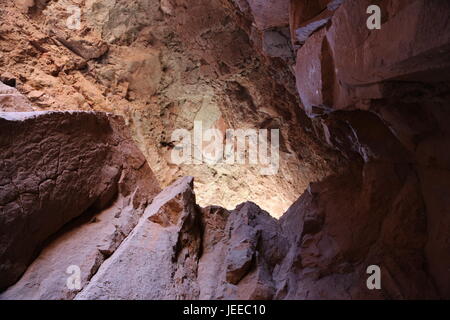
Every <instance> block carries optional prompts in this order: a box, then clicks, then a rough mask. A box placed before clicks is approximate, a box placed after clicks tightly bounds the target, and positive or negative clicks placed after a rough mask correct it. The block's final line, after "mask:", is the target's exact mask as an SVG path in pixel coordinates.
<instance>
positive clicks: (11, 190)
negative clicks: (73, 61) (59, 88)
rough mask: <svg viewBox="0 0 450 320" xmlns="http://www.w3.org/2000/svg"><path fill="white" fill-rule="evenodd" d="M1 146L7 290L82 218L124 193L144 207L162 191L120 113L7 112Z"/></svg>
mask: <svg viewBox="0 0 450 320" xmlns="http://www.w3.org/2000/svg"><path fill="white" fill-rule="evenodd" d="M0 146H1V147H0V159H1V164H0V231H1V232H0V234H1V236H0V248H1V249H0V269H1V273H0V274H1V277H0V289H5V288H6V287H7V286H9V285H11V284H13V283H14V282H15V281H17V280H18V278H19V277H20V275H21V274H22V273H23V272H24V271H25V270H26V268H27V266H28V265H29V264H30V263H31V261H32V260H33V258H34V257H35V256H36V254H37V253H38V252H39V250H40V249H41V247H42V245H43V242H44V241H45V240H46V239H48V237H49V236H51V235H53V234H54V233H55V232H57V231H58V230H59V229H60V228H61V227H62V226H64V225H65V224H67V223H68V222H70V221H71V220H73V219H74V218H77V217H79V216H80V215H82V214H83V213H86V212H87V211H88V210H93V211H97V212H98V211H101V210H103V209H105V208H107V207H108V206H109V205H111V204H112V203H113V202H114V201H115V199H116V198H117V196H118V195H120V196H121V197H128V198H130V200H131V203H130V205H131V206H132V208H134V209H138V208H139V207H141V206H143V205H144V204H145V203H146V202H147V201H149V200H151V199H152V197H153V195H154V194H155V193H156V192H157V191H158V190H159V186H158V183H157V182H156V179H155V177H154V176H153V173H152V171H151V169H150V168H149V167H148V165H147V163H146V160H145V158H144V156H143V155H142V154H141V153H140V152H139V150H138V149H137V147H136V146H135V145H134V144H133V142H132V140H131V138H130V136H129V134H128V132H127V129H126V127H125V123H124V121H123V119H122V118H120V117H118V116H113V115H108V114H104V113H94V112H27V113H18V112H13V113H0ZM133 214H137V215H138V214H139V211H138V210H136V211H135V212H134V213H133Z"/></svg>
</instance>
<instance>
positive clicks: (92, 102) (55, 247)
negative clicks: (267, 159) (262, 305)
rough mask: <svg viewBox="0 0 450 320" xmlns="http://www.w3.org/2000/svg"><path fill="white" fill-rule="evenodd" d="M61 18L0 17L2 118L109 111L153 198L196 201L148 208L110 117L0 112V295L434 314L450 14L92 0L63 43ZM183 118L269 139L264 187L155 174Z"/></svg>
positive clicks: (313, 4) (420, 2) (439, 287)
mask: <svg viewBox="0 0 450 320" xmlns="http://www.w3.org/2000/svg"><path fill="white" fill-rule="evenodd" d="M68 3H72V2H71V1H64V2H50V3H48V4H45V5H44V4H42V3H40V4H39V5H34V6H26V8H25V9H23V8H22V10H24V11H23V12H25V14H27V15H29V17H31V18H32V19H31V20H30V21H24V19H23V15H24V13H20V12H19V11H17V7H15V6H12V5H6V6H5V8H4V9H2V11H0V14H2V12H3V13H4V12H7V13H8V14H10V15H11V16H10V17H9V18H8V19H11V17H15V18H16V21H15V22H14V23H12V25H13V29H12V30H16V31H18V30H22V31H23V30H27V33H28V34H27V36H29V38H30V39H31V40H30V41H23V39H19V38H18V37H17V35H16V34H14V32H12V31H11V32H6V31H5V32H4V33H2V34H1V35H0V48H1V50H2V52H4V53H5V54H4V55H2V56H0V62H1V63H2V65H4V66H5V67H4V70H3V69H2V70H1V71H2V73H1V74H0V76H1V80H2V81H3V82H4V83H6V84H8V86H6V85H5V86H0V90H2V91H0V102H2V108H4V110H7V111H10V110H15V109H17V110H20V111H29V110H33V108H39V109H53V108H61V109H65V108H73V106H76V108H81V109H98V110H110V111H114V112H116V113H120V114H123V115H124V117H125V119H126V121H127V122H126V123H127V124H128V125H130V127H131V129H132V132H133V136H134V139H135V141H136V142H137V143H138V144H139V146H140V148H141V149H142V150H143V153H144V154H145V156H146V158H147V160H148V162H149V163H150V166H151V167H152V168H153V169H154V170H155V171H156V172H157V175H158V178H159V180H161V181H163V185H169V184H171V183H172V182H173V181H174V180H176V179H177V178H178V177H179V176H183V175H189V174H190V175H193V176H195V177H196V179H198V180H197V182H196V186H195V188H196V193H197V196H198V198H199V200H197V199H196V197H195V195H194V191H193V189H194V181H193V179H192V178H182V179H180V180H177V181H176V182H174V183H172V184H171V185H170V186H169V187H167V188H166V189H164V190H163V191H162V192H161V193H160V194H159V195H158V196H156V197H155V198H154V199H153V197H154V195H155V193H156V192H157V191H159V189H158V187H157V183H156V182H155V179H154V177H153V175H152V173H151V171H150V169H149V168H148V167H147V165H146V163H145V159H144V158H143V157H142V156H141V154H140V153H139V152H138V151H137V149H136V148H135V147H134V146H133V144H132V143H131V142H130V139H129V136H128V135H125V133H124V132H125V131H124V127H125V123H123V122H121V120H119V118H117V117H116V116H112V115H105V114H99V113H85V112H75V113H61V112H50V113H43V114H41V113H38V114H36V113H23V114H15V113H14V114H12V113H4V114H2V116H1V118H0V130H1V129H2V128H3V131H4V133H2V135H0V145H1V146H2V149H1V151H0V152H3V154H2V156H1V160H2V168H3V169H2V170H3V171H2V175H3V177H4V178H3V180H4V181H3V183H0V185H1V186H0V196H1V197H2V198H0V207H1V208H2V210H3V211H2V215H1V217H2V219H3V220H2V221H0V228H1V230H2V233H1V235H2V238H0V239H1V241H2V242H1V244H2V246H1V247H2V250H3V251H2V252H0V259H1V260H0V262H1V263H0V267H1V268H2V279H1V280H2V282H0V283H1V285H0V287H1V288H6V286H9V285H12V286H10V287H9V288H8V289H7V290H6V291H5V292H3V293H2V295H1V296H0V298H2V299H15V298H16V299H17V298H32V299H73V298H75V299H111V298H116V299H430V298H441V299H449V298H450V273H449V270H450V254H449V252H450V242H449V239H450V215H449V209H448V208H449V205H450V204H449V203H448V202H449V200H448V199H450V197H449V192H450V185H449V181H450V177H449V174H448V172H449V169H450V157H449V153H448V151H447V150H448V146H449V145H450V132H449V129H448V125H447V124H448V123H449V120H450V111H449V110H450V109H449V108H448V107H449V101H450V99H449V98H450V90H449V89H450V88H449V87H450V78H449V74H450V73H449V72H448V70H449V68H450V60H449V57H450V55H449V51H450V23H449V21H450V19H449V15H450V4H449V3H448V2H446V1H440V0H429V1H425V0H414V1H394V0H381V1H377V4H378V5H379V6H380V8H381V10H382V25H381V29H379V30H369V29H368V28H367V27H366V20H367V18H368V14H367V13H366V9H367V7H368V6H369V5H370V4H372V3H371V1H369V0H358V1H356V0H346V1H336V0H334V1H330V0H324V1H321V0H320V1H319V0H304V1H299V0H290V1H256V0H255V1H253V0H248V1H246V0H220V1H219V0H217V1H206V0H195V1H189V2H186V1H184V0H173V1H172V0H165V1H160V2H158V1H152V2H149V1H139V0H136V1H120V0H117V1H95V0H92V1H87V2H85V3H84V4H83V10H85V12H86V14H87V16H86V17H87V18H86V21H84V22H85V26H84V27H83V28H82V29H81V30H79V31H77V32H75V33H76V34H75V35H73V34H71V33H70V32H68V31H67V30H66V29H65V27H64V26H63V25H61V24H58V23H60V21H64V20H61V19H56V17H57V16H58V15H63V8H64V5H67V4H68ZM131 13H133V14H131ZM55 15H56V16H55ZM52 19H53V20H52ZM2 21H4V20H2ZM58 21H59V22H58ZM49 24H50V25H52V26H53V25H56V27H53V28H51V30H49V29H46V28H43V26H47V25H49ZM5 28H6V24H5V23H3V22H0V29H1V30H5ZM11 86H12V87H14V86H15V87H17V89H18V90H19V91H20V92H23V93H25V95H26V96H27V97H28V99H29V100H30V101H31V103H30V102H29V101H26V100H24V98H23V97H22V96H20V94H19V93H18V91H17V90H15V89H14V88H12V87H11ZM65 103H66V104H65ZM72 103H73V104H72ZM111 106H114V108H112V107H111ZM194 120H202V121H204V122H205V123H207V124H208V126H209V127H212V128H219V129H224V128H228V127H234V126H237V127H239V126H241V127H253V128H255V127H256V128H280V129H281V131H282V147H281V159H282V162H281V164H280V166H281V168H282V169H281V172H280V174H279V175H277V176H274V177H270V178H269V177H260V176H258V175H257V174H256V173H255V168H252V167H246V166H244V167H242V168H239V169H236V168H226V167H220V168H217V167H214V168H212V167H208V166H199V167H189V168H188V167H177V166H172V165H170V163H169V161H168V160H167V157H168V156H169V154H170V145H171V144H170V142H171V141H170V138H169V136H170V133H171V131H172V130H173V129H175V128H180V127H181V128H183V127H186V128H188V129H190V128H191V127H189V125H190V124H191V123H192V122H193V121H194ZM30 132H31V133H33V134H30ZM81 132H83V134H80V133H81ZM118 137H123V139H122V138H118ZM74 138H75V139H74ZM16 139H17V140H16ZM55 139H56V141H55ZM61 141H62V142H63V143H61ZM3 146H5V147H3ZM61 146H65V148H61ZM55 148H56V149H55ZM55 150H56V151H57V152H56V151H55ZM84 157H86V159H85V160H83V161H81V160H80V158H81V159H84ZM11 159H14V163H20V165H18V166H11V161H10V160H11ZM33 159H36V160H35V161H33ZM30 160H31V161H30ZM61 161H62V162H61ZM80 161H81V162H80ZM84 161H87V162H84ZM130 162H131V163H133V164H135V165H133V164H132V165H127V163H130ZM80 163H86V164H88V166H86V167H85V166H84V165H83V166H81V165H80ZM61 164H62V165H61ZM66 167H67V168H71V169H69V170H68V171H64V170H63V169H62V168H66ZM126 168H129V170H128V171H127V170H126ZM130 168H131V169H130ZM133 168H134V169H133ZM99 172H100V173H101V174H100V175H99V174H98V173H99ZM78 173H80V174H81V175H78ZM124 175H125V176H126V177H131V178H130V179H129V180H127V179H126V182H125V183H123V184H122V183H121V181H122V178H123V177H124ZM46 179H49V182H48V184H49V185H50V186H52V183H53V185H54V186H53V187H52V188H53V189H51V188H50V191H48V192H47V191H46V190H47V189H45V190H43V191H41V189H42V188H41V185H42V187H43V186H44V185H46V181H47V180H46ZM58 179H62V182H61V183H59V182H58V181H59V180H58ZM0 181H1V180H0ZM66 184H67V187H66ZM141 184H144V185H142V187H141ZM59 186H64V187H63V189H59ZM135 188H136V189H135ZM305 189H306V190H305ZM123 190H126V191H123ZM134 190H135V191H134ZM303 190H305V192H303ZM122 191H123V192H122ZM302 192H303V194H302V195H301V196H300V198H298V196H299V195H300V193H302ZM47 194H48V197H49V198H45V199H41V198H40V197H41V195H42V196H44V195H47ZM75 195H76V196H75ZM136 195H139V196H138V199H139V200H135V196H136ZM76 198H78V199H76ZM1 199H3V200H1ZM47 199H50V200H47ZM151 199H153V201H152V202H151V203H148V204H147V200H151ZM244 199H247V200H254V201H255V202H258V201H259V202H261V203H262V204H263V205H264V208H262V209H261V208H260V207H259V206H258V205H257V204H255V203H253V202H244V203H243V204H241V205H238V206H237V207H236V208H235V209H234V210H233V209H231V208H230V206H231V207H234V205H235V204H237V203H238V202H242V201H243V200H244ZM295 199H297V200H296V201H295ZM197 201H198V203H197ZM292 202H294V204H292V205H290V204H291V203H292ZM205 203H208V204H209V203H216V204H219V205H221V206H209V207H205V208H202V206H204V205H205ZM36 204H39V206H38V207H37V208H36ZM287 204H289V205H290V207H289V205H287ZM224 207H225V208H224ZM285 208H286V209H287V211H286V212H285V213H284V214H283V215H282V217H281V218H280V220H276V219H274V218H273V217H271V216H270V214H269V213H268V212H267V211H265V209H273V210H274V211H273V212H272V214H274V215H276V216H278V215H280V213H282V212H283V211H285V210H284V209H285ZM61 212H63V214H62V213H61ZM55 216H56V217H58V219H57V220H53V218H54V217H55ZM42 217H44V219H41V218H42ZM76 217H80V218H79V219H76V220H73V221H72V219H73V218H76ZM69 221H72V222H71V223H70V224H67V223H68V222H69ZM63 225H64V226H65V227H64V228H61V227H62V226H63ZM17 230H20V231H21V232H17ZM23 234H26V235H27V236H26V237H24V236H23ZM50 235H53V236H52V237H51V238H49V236H50ZM11 239H12V240H11ZM45 240H46V241H45ZM44 241H45V243H44ZM17 248H18V249H19V250H16V249H17ZM41 248H43V250H42V251H41V253H40V254H39V255H38V256H37V258H36V259H34V258H35V257H36V253H37V251H38V250H39V249H41ZM86 257H88V258H86ZM69 261H70V263H71V264H74V265H79V266H81V269H82V275H83V277H82V281H81V286H80V288H79V289H77V290H68V289H67V286H66V285H65V280H66V277H67V275H65V274H63V272H64V270H65V268H66V267H67V266H66V264H67V263H66V262H69ZM72 261H73V262H72ZM30 263H31V264H30ZM28 265H29V267H28V268H27V266H28ZM370 265H376V266H379V267H380V269H381V283H382V286H381V289H380V290H369V288H368V287H367V283H366V281H367V278H368V276H369V275H368V274H367V273H366V270H367V267H368V266H370ZM130 269H132V270H133V272H129V270H130ZM3 270H5V272H3ZM24 272H25V273H24ZM22 273H24V274H23V276H22V277H21V278H20V280H19V281H17V280H18V278H19V277H20V276H21V274H22ZM3 275H6V276H5V277H4V278H3ZM16 281H17V282H16Z"/></svg>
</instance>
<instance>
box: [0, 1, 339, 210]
mask: <svg viewBox="0 0 450 320" xmlns="http://www.w3.org/2000/svg"><path fill="white" fill-rule="evenodd" d="M241 2H245V1H241ZM269 2H270V3H271V4H272V5H274V6H276V10H274V9H273V8H268V7H267V6H266V5H267V3H269ZM288 2H289V1H252V3H251V6H252V8H253V9H252V10H253V11H254V13H255V17H261V19H259V18H258V19H259V21H261V23H262V24H263V25H267V26H271V27H270V28H269V29H261V31H260V30H259V29H256V28H255V33H254V34H249V35H247V34H246V32H244V30H243V29H241V28H240V26H239V25H238V24H237V23H236V21H235V20H234V19H233V18H232V16H231V15H230V14H229V12H227V11H226V10H225V9H224V8H223V6H222V4H221V1H219V0H165V1H157V0H152V1H149V0H132V1H129V0H120V1H119V0H117V1H116V0H115V1H103V0H98V1H75V0H73V1H72V0H64V1H49V2H46V4H45V5H44V6H40V7H39V8H38V7H37V6H35V7H33V8H32V9H31V10H29V12H28V13H27V14H24V13H22V12H20V11H18V9H17V8H16V6H15V4H14V3H6V4H5V6H3V7H2V8H1V9H0V15H1V14H2V13H3V18H1V19H0V34H1V36H0V52H1V54H0V79H1V76H3V75H4V74H5V73H9V74H10V75H11V76H10V77H13V78H14V79H15V81H16V82H17V89H18V90H19V91H20V92H21V93H23V94H24V95H25V96H27V97H28V98H29V99H30V101H31V102H32V103H33V106H35V107H36V108H38V109H39V110H52V109H53V110H71V109H72V110H73V109H76V110H97V111H107V112H112V113H115V114H119V115H122V116H124V118H125V119H126V121H127V123H128V124H129V126H130V128H131V130H132V134H133V138H134V139H135V141H136V142H137V144H138V146H139V148H140V149H141V150H142V152H143V153H144V155H145V156H146V158H147V160H148V162H149V164H150V166H151V168H152V169H153V170H154V172H155V174H156V176H157V178H158V180H159V181H160V183H161V185H162V186H168V185H170V184H171V183H172V182H174V181H175V180H176V179H177V178H179V177H183V176H195V177H196V180H195V184H196V188H197V190H198V192H197V197H198V201H199V204H201V205H203V206H207V205H220V206H223V207H225V208H227V209H233V208H234V207H235V206H236V205H238V204H239V203H241V202H244V201H253V202H255V203H258V204H259V205H260V206H262V207H263V208H264V209H265V210H267V211H268V212H270V213H271V214H273V215H275V216H280V215H281V214H282V213H283V212H284V211H286V209H287V208H288V207H289V206H290V204H291V203H292V202H293V201H295V199H297V198H298V196H299V195H300V194H301V193H302V192H303V191H304V190H305V189H306V187H307V185H308V183H309V182H310V181H317V180H319V179H321V178H323V177H325V176H327V175H328V174H330V173H331V172H332V171H333V167H334V166H335V165H336V162H338V161H339V160H338V159H337V157H336V155H335V154H334V153H333V152H332V151H331V150H329V149H328V148H327V147H325V148H323V147H322V146H320V144H319V143H318V141H317V140H316V138H315V137H314V134H313V127H312V125H311V122H310V121H309V119H307V117H305V115H304V113H303V111H302V110H300V109H299V108H298V103H299V101H298V97H297V93H296V90H295V82H294V77H293V74H292V73H291V71H290V70H289V68H290V67H285V66H284V65H283V64H282V63H281V62H283V61H285V60H286V61H289V63H290V64H291V65H292V64H293V63H294V62H295V56H294V52H293V51H292V47H291V44H290V41H289V38H290V36H289V28H288V22H289V21H288ZM69 5H76V6H78V7H79V8H80V9H81V12H82V15H81V18H82V21H81V30H70V29H68V28H67V26H66V21H67V18H68V16H69V14H68V13H67V11H66V10H67V8H68V6H69ZM274 12H276V13H277V16H276V17H275V16H273V13H274ZM272 26H273V27H272ZM264 28H265V27H264ZM252 41H255V42H258V43H259V45H260V47H261V50H262V51H264V52H265V53H264V56H259V55H258V54H257V53H256V52H255V51H254V49H253V48H252V45H251V42H252ZM266 57H267V59H274V60H276V61H278V64H277V65H273V66H268V65H266V64H265V59H266ZM282 68H283V69H285V70H284V72H281V71H280V70H281V69H282ZM194 121H202V122H203V129H204V130H207V129H209V128H218V129H220V130H222V131H224V130H226V129H233V128H234V129H248V128H251V129H259V128H262V129H280V131H281V132H280V134H281V143H280V144H281V147H280V171H279V172H278V174H277V175H275V176H262V175H260V173H259V170H260V168H259V167H255V166H251V165H247V166H233V165H225V164H220V165H202V166H198V165H181V166H178V165H175V164H173V163H172V162H171V160H170V157H171V153H172V151H173V147H172V146H173V144H174V141H172V132H173V131H174V130H176V129H181V128H185V129H188V130H191V129H192V127H193V124H194ZM240 178H242V179H240ZM272 190H278V191H277V192H276V193H273V192H271V191H272Z"/></svg>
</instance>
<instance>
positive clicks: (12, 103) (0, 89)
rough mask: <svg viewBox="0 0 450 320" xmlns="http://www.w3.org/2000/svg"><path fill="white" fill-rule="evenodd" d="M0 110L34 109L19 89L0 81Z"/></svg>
mask: <svg viewBox="0 0 450 320" xmlns="http://www.w3.org/2000/svg"><path fill="white" fill-rule="evenodd" d="M0 110H2V111H12V112H14V111H32V110H33V108H32V106H31V104H30V102H29V101H28V99H27V98H25V97H24V96H23V95H22V94H20V92H19V91H17V89H15V88H13V87H10V86H8V85H5V84H4V83H3V82H1V81H0Z"/></svg>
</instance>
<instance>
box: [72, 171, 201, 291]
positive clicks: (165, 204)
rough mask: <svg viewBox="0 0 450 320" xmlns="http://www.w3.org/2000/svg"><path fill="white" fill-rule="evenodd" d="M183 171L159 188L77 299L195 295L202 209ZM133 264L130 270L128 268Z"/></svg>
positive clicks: (191, 181) (190, 182) (191, 180)
mask: <svg viewBox="0 0 450 320" xmlns="http://www.w3.org/2000/svg"><path fill="white" fill-rule="evenodd" d="M192 187H193V179H192V178H191V177H186V178H184V179H181V180H179V181H177V182H176V183H174V184H173V185H172V186H170V187H168V188H166V189H165V190H163V191H162V192H161V193H160V194H159V195H158V196H157V197H155V199H154V200H153V202H152V204H151V205H150V206H149V207H147V209H146V210H145V213H144V215H143V216H142V217H141V219H140V220H139V223H138V224H137V226H136V227H135V229H134V230H133V231H132V232H131V234H130V235H129V236H128V237H127V239H126V240H125V241H124V242H123V243H122V244H121V246H120V247H119V248H118V249H117V250H116V251H115V252H114V254H113V255H112V256H111V257H110V258H109V259H108V260H106V261H105V262H104V263H103V264H102V265H101V267H100V268H99V270H98V272H97V273H96V275H95V276H94V277H93V278H92V279H91V281H90V282H89V284H88V285H87V286H86V287H85V288H84V289H83V290H82V291H81V292H80V293H79V294H78V295H77V296H76V299H81V300H85V299H88V300H92V299H101V300H108V299H121V300H122V299H146V300H147V299H161V300H166V299H195V298H196V297H198V293H199V292H198V291H199V289H198V286H197V283H196V264H197V261H198V255H199V253H200V245H201V240H200V235H201V233H200V232H201V229H200V224H199V222H200V220H199V219H200V215H199V214H200V210H199V208H198V206H197V205H196V203H195V195H194V193H193V191H192ZM130 268H132V270H133V271H132V272H130Z"/></svg>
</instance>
